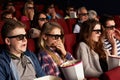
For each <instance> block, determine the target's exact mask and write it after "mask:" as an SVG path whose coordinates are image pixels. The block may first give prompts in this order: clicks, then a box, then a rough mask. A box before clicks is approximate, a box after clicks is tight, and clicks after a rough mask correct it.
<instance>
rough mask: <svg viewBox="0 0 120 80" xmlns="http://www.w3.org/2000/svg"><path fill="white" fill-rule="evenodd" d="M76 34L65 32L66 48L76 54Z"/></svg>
mask: <svg viewBox="0 0 120 80" xmlns="http://www.w3.org/2000/svg"><path fill="white" fill-rule="evenodd" d="M75 44H76V34H65V49H66V50H67V51H68V52H70V53H71V54H72V55H73V56H74V52H75V51H74V50H75Z"/></svg>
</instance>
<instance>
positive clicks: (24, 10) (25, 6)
mask: <svg viewBox="0 0 120 80" xmlns="http://www.w3.org/2000/svg"><path fill="white" fill-rule="evenodd" d="M29 4H31V5H33V6H34V2H33V1H28V2H26V3H25V5H24V9H23V14H24V15H25V16H28V13H27V6H28V5H29Z"/></svg>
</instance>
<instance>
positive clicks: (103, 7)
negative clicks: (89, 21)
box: [0, 0, 120, 15]
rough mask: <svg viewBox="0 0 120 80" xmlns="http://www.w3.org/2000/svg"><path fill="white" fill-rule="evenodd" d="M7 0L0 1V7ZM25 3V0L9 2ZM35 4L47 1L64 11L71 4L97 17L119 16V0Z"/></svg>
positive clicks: (43, 0)
mask: <svg viewBox="0 0 120 80" xmlns="http://www.w3.org/2000/svg"><path fill="white" fill-rule="evenodd" d="M6 1H8V0H0V3H1V5H3V3H5V2H6ZM11 1H20V2H23V1H24V2H25V1H26V0H11ZM33 1H34V2H35V3H37V4H45V3H47V2H49V1H51V2H53V1H54V2H55V3H56V4H57V5H58V6H59V8H62V9H63V10H64V9H65V7H66V5H68V4H72V5H74V6H75V7H76V8H78V7H80V6H86V7H87V9H88V10H89V9H94V10H96V11H97V12H98V14H99V15H102V14H104V13H108V14H111V15H119V14H120V0H33Z"/></svg>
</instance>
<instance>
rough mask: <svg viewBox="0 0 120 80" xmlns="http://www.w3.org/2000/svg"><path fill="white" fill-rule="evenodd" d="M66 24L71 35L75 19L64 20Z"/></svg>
mask: <svg viewBox="0 0 120 80" xmlns="http://www.w3.org/2000/svg"><path fill="white" fill-rule="evenodd" d="M66 23H67V25H68V28H69V32H70V33H73V28H74V26H75V24H76V19H75V18H71V19H66Z"/></svg>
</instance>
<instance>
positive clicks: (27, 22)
mask: <svg viewBox="0 0 120 80" xmlns="http://www.w3.org/2000/svg"><path fill="white" fill-rule="evenodd" d="M21 22H22V23H23V24H25V25H26V31H27V32H28V31H29V30H30V28H31V26H30V21H29V20H26V21H21Z"/></svg>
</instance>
